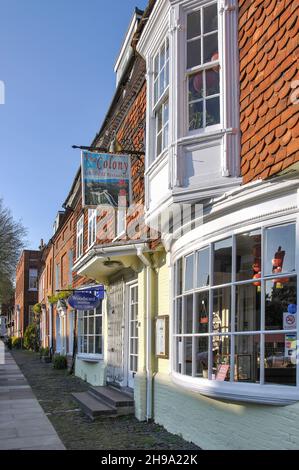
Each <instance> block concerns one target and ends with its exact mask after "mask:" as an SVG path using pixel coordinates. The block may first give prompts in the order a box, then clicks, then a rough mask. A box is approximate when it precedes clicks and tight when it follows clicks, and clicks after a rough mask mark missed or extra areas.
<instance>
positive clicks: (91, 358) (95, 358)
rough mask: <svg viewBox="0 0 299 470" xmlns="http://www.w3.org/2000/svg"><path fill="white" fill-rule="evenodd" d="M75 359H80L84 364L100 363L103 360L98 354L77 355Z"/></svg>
mask: <svg viewBox="0 0 299 470" xmlns="http://www.w3.org/2000/svg"><path fill="white" fill-rule="evenodd" d="M77 359H81V361H84V362H101V361H102V359H103V356H102V355H100V354H84V353H79V354H77Z"/></svg>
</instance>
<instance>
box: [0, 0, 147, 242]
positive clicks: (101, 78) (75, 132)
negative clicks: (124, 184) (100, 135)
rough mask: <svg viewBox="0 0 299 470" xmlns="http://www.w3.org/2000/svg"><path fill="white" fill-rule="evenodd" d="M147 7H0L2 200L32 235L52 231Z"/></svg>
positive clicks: (128, 3) (54, 1)
mask: <svg viewBox="0 0 299 470" xmlns="http://www.w3.org/2000/svg"><path fill="white" fill-rule="evenodd" d="M146 4H147V0H0V80H2V81H4V83H5V87H6V102H5V105H0V197H3V199H4V204H5V205H6V206H8V207H9V208H10V209H11V211H12V213H13V216H14V218H16V219H18V220H22V222H23V224H24V225H25V226H26V227H27V228H28V247H31V248H37V247H38V245H39V242H40V239H41V238H44V239H45V241H47V240H48V239H49V238H50V237H51V235H52V224H53V221H54V218H55V215H56V213H57V211H58V210H59V209H61V204H62V203H63V202H64V200H65V198H66V196H67V194H68V191H69V189H70V186H71V183H72V180H73V177H74V175H75V173H76V171H77V169H78V167H79V164H80V151H78V150H73V149H71V145H72V144H79V145H88V144H90V143H91V140H92V139H93V137H94V136H95V134H96V132H97V131H98V130H99V128H100V125H101V123H102V121H103V119H104V117H105V114H106V112H107V110H108V107H109V104H110V102H111V99H112V97H113V93H114V90H115V75H114V72H113V67H114V63H115V59H116V57H117V55H118V52H119V50H120V47H121V43H122V40H123V38H124V35H125V33H126V31H127V27H128V25H129V22H130V20H131V17H132V14H133V11H134V8H135V6H138V7H139V8H141V9H144V7H145V6H146Z"/></svg>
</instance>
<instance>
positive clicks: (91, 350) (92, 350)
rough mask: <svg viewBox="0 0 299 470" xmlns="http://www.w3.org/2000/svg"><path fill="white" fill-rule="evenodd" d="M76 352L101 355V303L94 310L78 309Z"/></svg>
mask: <svg viewBox="0 0 299 470" xmlns="http://www.w3.org/2000/svg"><path fill="white" fill-rule="evenodd" d="M78 352H79V353H80V354H89V355H99V356H102V354H103V333H102V305H101V306H100V307H98V308H97V309H94V310H84V311H79V338H78Z"/></svg>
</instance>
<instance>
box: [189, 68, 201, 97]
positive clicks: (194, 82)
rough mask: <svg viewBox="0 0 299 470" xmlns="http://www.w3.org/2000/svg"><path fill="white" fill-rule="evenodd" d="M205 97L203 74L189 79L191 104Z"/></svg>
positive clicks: (197, 74)
mask: <svg viewBox="0 0 299 470" xmlns="http://www.w3.org/2000/svg"><path fill="white" fill-rule="evenodd" d="M202 97H203V72H198V73H195V74H193V75H191V76H190V77H189V102H190V101H195V100H198V99H200V98H202Z"/></svg>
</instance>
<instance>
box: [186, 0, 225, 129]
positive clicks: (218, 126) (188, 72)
mask: <svg viewBox="0 0 299 470" xmlns="http://www.w3.org/2000/svg"><path fill="white" fill-rule="evenodd" d="M213 4H217V9H218V29H217V34H218V59H217V60H215V61H213V62H204V61H203V53H204V46H203V42H204V41H203V37H204V32H203V10H204V8H205V7H207V6H209V5H213ZM199 10H200V12H201V35H200V36H198V37H197V38H192V39H188V38H187V32H188V28H187V17H188V15H189V14H191V13H194V12H197V11H199ZM184 22H185V25H186V27H185V28H184V33H185V34H184V47H185V53H184V59H185V60H184V62H185V78H184V82H185V83H186V89H185V93H186V105H187V122H186V123H185V132H186V135H196V134H204V133H207V132H211V131H215V130H219V129H221V128H222V122H223V118H222V113H223V109H222V106H221V103H222V101H223V86H222V83H221V75H220V70H221V68H222V67H223V58H222V56H223V54H222V53H221V37H222V36H221V35H222V28H221V16H220V13H219V2H218V1H217V0H207V1H206V2H203V3H202V4H201V5H199V6H198V7H197V8H194V7H193V8H192V9H191V10H190V11H189V10H187V11H186V12H184ZM214 32H216V30H215V31H214ZM208 34H212V33H208ZM198 38H201V57H202V64H200V65H197V66H194V67H192V68H188V66H187V49H188V43H190V42H192V41H194V40H195V39H198ZM213 67H219V68H220V70H219V88H220V89H219V93H217V95H215V97H216V96H217V97H219V114H220V122H219V123H216V124H214V125H211V126H206V102H207V98H206V97H205V96H203V97H202V103H203V126H202V127H200V128H198V129H193V130H190V129H189V105H190V103H191V102H190V101H189V98H188V91H189V77H191V76H192V75H193V74H196V73H198V72H204V71H206V70H210V69H211V68H213ZM203 86H204V90H205V89H206V84H205V80H203ZM213 97H214V95H213ZM213 97H212V96H209V98H208V100H209V99H211V98H213ZM196 101H199V100H196Z"/></svg>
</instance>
